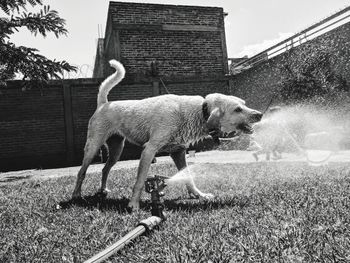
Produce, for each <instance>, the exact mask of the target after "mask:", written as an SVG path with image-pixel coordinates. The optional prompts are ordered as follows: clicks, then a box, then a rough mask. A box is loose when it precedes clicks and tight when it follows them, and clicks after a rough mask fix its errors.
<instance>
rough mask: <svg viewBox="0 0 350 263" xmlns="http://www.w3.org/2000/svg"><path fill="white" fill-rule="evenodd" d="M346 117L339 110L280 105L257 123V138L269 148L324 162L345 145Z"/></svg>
mask: <svg viewBox="0 0 350 263" xmlns="http://www.w3.org/2000/svg"><path fill="white" fill-rule="evenodd" d="M346 116H347V115H344V114H343V113H342V114H339V110H338V109H333V110H332V109H329V108H328V109H327V110H325V109H321V108H320V107H317V106H315V105H300V104H299V105H294V106H285V107H280V108H279V109H278V110H275V111H271V112H267V114H266V116H265V117H264V119H263V120H262V121H261V122H260V123H258V124H257V125H256V127H255V134H254V140H255V141H256V142H257V143H258V144H259V145H260V146H261V148H262V149H265V150H266V151H272V150H273V149H277V150H280V151H291V152H296V153H298V154H301V155H303V156H304V157H305V158H306V160H307V161H308V162H309V164H311V165H322V164H325V163H326V162H328V160H329V159H330V157H331V156H332V155H333V154H334V153H336V152H337V151H339V150H340V149H341V148H342V145H341V142H342V140H343V138H344V137H345V136H346V135H347V133H348V131H349V130H350V129H349V128H350V122H349V119H348V118H347V117H346ZM278 148H280V149H278ZM281 148H283V149H281Z"/></svg>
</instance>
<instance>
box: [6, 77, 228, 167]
mask: <svg viewBox="0 0 350 263" xmlns="http://www.w3.org/2000/svg"><path fill="white" fill-rule="evenodd" d="M100 82H101V79H76V80H65V81H52V82H51V83H49V84H48V85H47V86H44V87H43V88H42V90H40V89H34V90H27V91H22V90H21V88H20V87H22V86H23V83H22V82H19V81H13V82H9V85H8V87H7V88H5V89H2V90H1V94H0V109H1V111H0V126H1V129H0V171H7V170H19V169H26V168H51V167H64V166H71V165H80V164H81V160H82V158H83V149H84V145H85V141H86V133H87V125H88V121H89V119H90V117H91V115H92V114H93V113H94V111H95V109H96V97H97V91H98V86H99V84H100ZM165 84H166V87H167V89H168V91H169V92H171V93H174V94H179V95H182V94H187V95H203V96H205V95H206V94H208V93H211V92H222V93H226V92H228V88H227V87H228V85H227V81H225V80H223V79H221V80H220V79H217V80H211V81H209V80H196V81H195V80H193V81H192V82H178V83H175V82H171V83H170V82H168V83H165ZM165 93H167V92H166V91H165V89H164V87H163V86H162V85H161V84H160V83H154V82H153V81H152V82H150V81H149V82H148V83H147V82H144V83H132V82H126V81H125V82H122V83H121V85H119V86H118V87H116V88H114V89H112V91H111V93H110V94H109V96H108V98H109V100H126V99H143V98H147V97H151V96H155V95H158V94H165ZM141 150H142V148H141V147H137V146H135V145H132V144H130V143H127V144H126V146H125V148H124V151H123V154H122V156H121V159H122V160H125V159H137V158H139V156H140V154H141ZM96 161H98V158H96Z"/></svg>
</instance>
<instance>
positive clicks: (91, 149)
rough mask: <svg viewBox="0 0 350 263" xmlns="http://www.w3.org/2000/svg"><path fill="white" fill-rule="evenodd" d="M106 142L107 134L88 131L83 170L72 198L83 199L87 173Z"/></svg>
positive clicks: (81, 169)
mask: <svg viewBox="0 0 350 263" xmlns="http://www.w3.org/2000/svg"><path fill="white" fill-rule="evenodd" d="M104 141H105V134H104V133H102V132H101V133H98V132H96V131H95V132H90V130H89V131H88V135H87V140H86V144H85V148H84V159H83V163H82V165H81V168H80V170H79V172H78V175H77V181H76V183H75V188H74V191H73V195H72V198H73V199H75V198H80V197H81V186H82V184H83V181H84V179H85V175H86V171H87V169H88V167H89V165H90V164H91V162H92V160H93V159H94V157H95V155H96V153H97V151H98V150H99V149H100V148H101V146H102V145H103V143H104Z"/></svg>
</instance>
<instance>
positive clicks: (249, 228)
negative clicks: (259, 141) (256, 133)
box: [0, 162, 350, 262]
mask: <svg viewBox="0 0 350 263" xmlns="http://www.w3.org/2000/svg"><path fill="white" fill-rule="evenodd" d="M192 170H193V172H194V174H195V181H196V183H197V186H198V188H199V189H201V190H202V191H203V192H210V193H213V194H215V195H216V199H214V200H212V201H206V200H193V199H192V200H190V199H187V194H186V191H185V187H184V184H183V183H182V182H178V183H176V184H175V183H174V184H170V185H169V186H168V187H167V188H166V189H165V194H166V195H165V197H164V201H165V205H166V213H167V217H168V220H167V221H166V222H164V223H163V224H162V225H161V226H160V229H159V230H156V231H154V232H153V233H152V234H151V235H149V236H144V237H141V238H140V239H138V240H137V241H136V242H135V243H133V244H131V245H129V246H128V247H126V248H124V249H123V250H122V251H121V252H119V253H118V254H116V255H115V256H113V257H111V258H110V259H109V261H107V262H350V198H349V197H350V166H349V165H348V164H347V163H343V164H332V165H330V166H327V167H308V166H307V165H306V164H301V163H293V162H290V163H266V162H261V163H242V164H197V165H195V166H194V167H193V168H192ZM175 172H176V170H175V168H174V167H173V166H172V165H170V164H166V163H164V164H156V165H153V166H152V170H151V173H150V174H161V175H172V174H174V173H175ZM135 175H136V168H128V169H121V170H116V171H113V172H112V174H111V175H110V178H109V188H110V189H111V190H112V193H110V194H109V196H108V199H107V201H106V202H105V203H104V204H99V203H98V202H97V201H96V198H94V197H93V195H94V193H95V192H96V191H97V189H98V186H99V182H100V174H99V173H96V174H91V175H88V176H87V180H86V181H85V183H84V185H83V195H84V196H85V197H86V200H87V201H86V202H85V203H82V204H79V205H69V204H70V203H69V200H70V195H71V192H72V190H73V186H74V183H75V177H60V178H55V179H50V180H41V181H40V180H28V181H26V182H18V183H14V184H7V185H1V186H0V237H1V238H0V262H82V261H84V260H86V259H88V258H90V257H91V256H93V255H94V254H96V253H97V252H99V251H101V250H103V249H104V248H106V247H107V246H109V245H111V244H112V243H114V242H115V241H116V240H118V239H119V238H120V237H121V236H123V235H124V234H126V233H127V232H128V231H130V230H131V229H133V228H134V226H135V225H136V224H137V223H138V222H139V221H140V220H141V219H144V218H146V217H148V216H150V212H149V208H148V199H149V196H148V195H147V194H144V195H143V202H142V207H143V208H142V210H140V211H139V212H136V213H133V214H128V213H127V212H126V211H125V208H126V205H127V202H128V198H129V197H130V193H131V188H132V186H133V182H134V180H135ZM60 202H63V203H62V207H61V209H57V208H56V206H57V204H59V203H60Z"/></svg>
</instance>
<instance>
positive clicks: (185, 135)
mask: <svg viewBox="0 0 350 263" xmlns="http://www.w3.org/2000/svg"><path fill="white" fill-rule="evenodd" d="M110 65H111V66H112V67H113V68H115V69H116V72H115V73H114V74H112V75H111V76H109V77H108V78H107V79H106V80H105V81H104V82H103V83H102V84H101V86H100V89H99V93H98V97H97V109H96V111H95V113H94V115H93V116H92V117H91V119H90V121H89V126H88V134H87V141H86V145H85V149H84V159H83V164H82V167H81V168H80V171H79V173H78V176H77V181H76V186H75V189H74V192H73V198H79V197H80V196H81V186H82V183H83V180H84V178H85V173H86V170H87V168H88V166H89V164H90V163H91V161H92V159H93V158H94V155H95V154H96V152H97V151H98V150H99V148H100V147H101V145H103V144H104V143H105V142H106V143H107V146H108V148H109V157H108V160H107V162H106V165H105V167H104V168H103V170H102V182H101V188H100V191H101V192H103V193H104V192H106V191H107V187H106V182H107V177H108V173H109V171H110V169H111V168H112V166H113V165H114V164H115V163H116V162H117V161H118V159H119V157H120V154H121V152H122V150H123V146H124V141H125V139H127V140H128V141H130V142H131V143H134V144H136V145H141V146H143V148H144V149H143V151H142V154H141V159H140V164H139V168H138V172H137V180H136V183H135V185H134V188H133V193H132V197H131V200H130V202H129V207H130V208H131V209H138V208H139V200H140V195H141V192H142V189H143V186H144V182H145V179H146V177H147V173H148V170H149V167H150V164H151V162H152V160H153V158H154V156H155V154H156V153H157V152H159V151H163V152H164V151H167V152H169V153H170V156H171V158H172V159H173V161H174V163H175V165H176V167H177V168H178V169H179V170H181V169H183V168H185V167H186V160H185V156H186V155H185V154H186V147H188V146H189V144H190V143H193V142H196V141H198V140H200V139H202V138H204V137H206V136H208V134H209V133H213V132H214V133H215V132H216V131H222V132H227V133H229V132H232V131H238V130H240V131H243V132H245V133H252V128H251V125H250V124H252V123H255V122H258V121H260V119H261V118H262V114H261V113H260V112H258V111H256V110H252V109H250V108H248V107H247V106H245V102H244V101H243V100H241V99H239V98H237V97H234V96H226V95H223V94H218V93H215V94H209V95H207V96H206V97H205V98H203V97H201V96H177V95H161V96H157V97H151V98H146V99H143V100H123V101H112V102H108V100H107V95H108V93H109V91H110V90H111V89H112V88H113V87H114V86H115V85H117V84H118V83H119V82H120V81H121V80H122V79H123V78H124V75H125V69H124V67H123V65H122V64H121V63H119V62H118V61H116V60H111V61H110ZM187 189H188V191H189V193H190V194H193V195H195V196H196V197H212V195H210V194H204V193H202V192H201V191H199V189H197V187H196V186H195V185H194V183H193V180H190V181H189V183H188V184H187Z"/></svg>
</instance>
